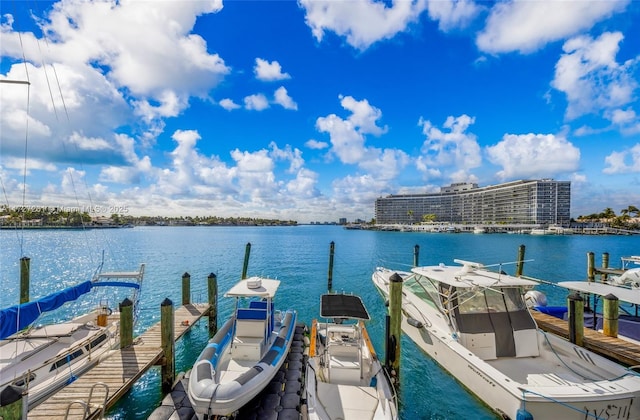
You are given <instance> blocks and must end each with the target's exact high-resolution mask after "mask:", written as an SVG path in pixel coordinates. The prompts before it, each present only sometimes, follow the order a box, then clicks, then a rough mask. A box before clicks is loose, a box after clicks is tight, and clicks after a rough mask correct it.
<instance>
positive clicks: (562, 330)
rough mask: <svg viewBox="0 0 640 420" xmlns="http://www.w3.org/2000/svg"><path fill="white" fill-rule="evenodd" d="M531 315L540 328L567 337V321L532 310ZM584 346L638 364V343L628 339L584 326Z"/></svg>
mask: <svg viewBox="0 0 640 420" xmlns="http://www.w3.org/2000/svg"><path fill="white" fill-rule="evenodd" d="M531 315H533V318H534V319H535V320H536V323H537V324H538V327H539V328H540V329H541V330H543V331H547V332H550V333H552V334H556V335H558V336H560V337H564V338H566V339H568V338H569V323H568V322H567V321H564V320H562V319H560V318H556V317H554V316H551V315H547V314H543V313H542V312H538V311H533V310H532V311H531ZM584 347H585V348H586V349H588V350H591V351H592V352H594V353H597V354H599V355H601V356H604V357H607V358H609V359H612V360H615V361H617V362H619V363H622V364H625V365H627V366H640V345H638V344H634V343H632V342H630V341H627V340H622V339H620V338H614V337H609V336H606V335H604V334H602V333H601V332H598V331H595V330H592V329H590V328H585V329H584Z"/></svg>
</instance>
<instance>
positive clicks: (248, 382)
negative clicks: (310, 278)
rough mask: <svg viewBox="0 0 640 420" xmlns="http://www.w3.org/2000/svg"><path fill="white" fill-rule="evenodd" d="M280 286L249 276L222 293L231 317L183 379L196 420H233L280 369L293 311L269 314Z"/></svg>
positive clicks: (290, 335)
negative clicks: (232, 302)
mask: <svg viewBox="0 0 640 420" xmlns="http://www.w3.org/2000/svg"><path fill="white" fill-rule="evenodd" d="M279 285H280V281H279V280H274V279H268V278H263V277H249V278H248V279H243V280H240V282H238V283H237V284H236V285H235V286H233V287H232V288H231V290H229V291H228V292H227V293H226V294H225V297H234V298H236V308H235V311H234V313H233V316H232V317H230V318H229V320H228V321H227V322H226V323H225V324H224V326H223V327H222V328H221V329H220V330H219V331H218V332H217V333H216V335H215V336H214V337H213V338H212V339H211V340H209V343H208V344H207V346H206V347H205V348H204V350H203V351H202V352H201V353H200V356H199V357H198V359H197V361H196V363H195V364H194V366H193V369H192V370H191V371H190V372H189V374H188V376H189V386H188V390H187V394H188V396H189V400H190V401H191V404H192V406H193V408H194V410H195V412H196V414H197V415H198V416H199V417H200V418H203V417H205V416H209V417H211V416H218V415H221V416H226V415H232V414H233V413H235V412H236V411H237V410H239V409H240V408H242V407H243V406H244V405H245V404H247V403H248V402H249V401H251V400H252V399H253V398H254V397H255V396H256V395H258V393H260V391H262V390H263V389H264V388H265V387H266V386H267V384H268V383H269V382H270V381H271V379H272V378H273V377H274V376H275V374H276V373H277V372H278V370H279V369H280V367H281V366H282V364H283V362H284V360H285V358H286V355H287V353H288V352H289V348H290V347H291V342H292V340H293V335H294V332H295V328H296V321H297V312H296V311H294V310H287V311H286V312H284V313H282V312H279V311H278V312H276V311H274V305H273V298H274V296H275V294H276V291H277V290H278V287H279ZM243 298H244V299H243ZM243 303H244V305H242V306H241V304H243Z"/></svg>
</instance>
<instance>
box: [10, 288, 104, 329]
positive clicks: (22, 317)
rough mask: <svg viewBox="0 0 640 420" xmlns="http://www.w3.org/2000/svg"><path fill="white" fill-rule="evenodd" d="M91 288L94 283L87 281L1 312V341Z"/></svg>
mask: <svg viewBox="0 0 640 420" xmlns="http://www.w3.org/2000/svg"><path fill="white" fill-rule="evenodd" d="M91 287H92V282H91V281H85V282H83V283H80V284H78V285H76V286H72V287H68V288H66V289H64V290H61V291H60V292H57V293H53V294H51V295H49V296H45V297H43V298H40V299H38V300H35V301H33V302H26V303H23V304H21V305H14V306H11V307H9V308H5V309H2V310H0V339H5V338H7V337H9V336H10V335H13V334H15V333H16V332H18V331H20V330H22V329H23V328H26V327H28V326H29V325H30V324H31V323H33V322H34V321H35V320H36V319H38V317H39V316H40V314H42V313H44V312H49V311H53V310H54V309H58V308H59V307H61V306H62V305H64V304H65V303H67V302H71V301H73V300H76V299H78V298H79V297H80V296H82V295H84V294H85V293H88V292H89V291H90V290H91Z"/></svg>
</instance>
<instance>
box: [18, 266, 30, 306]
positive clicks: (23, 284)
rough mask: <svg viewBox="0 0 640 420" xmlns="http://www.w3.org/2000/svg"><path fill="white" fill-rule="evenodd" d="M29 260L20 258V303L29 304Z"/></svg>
mask: <svg viewBox="0 0 640 420" xmlns="http://www.w3.org/2000/svg"><path fill="white" fill-rule="evenodd" d="M30 269H31V259H30V258H29V257H22V258H20V303H21V304H22V303H27V302H29V276H30V274H29V272H30V271H31V270H30Z"/></svg>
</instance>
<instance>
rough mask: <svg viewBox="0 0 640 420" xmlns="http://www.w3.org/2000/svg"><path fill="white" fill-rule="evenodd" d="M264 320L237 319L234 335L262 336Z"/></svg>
mask: <svg viewBox="0 0 640 420" xmlns="http://www.w3.org/2000/svg"><path fill="white" fill-rule="evenodd" d="M264 327H265V324H264V321H258V320H252V319H238V320H237V321H236V337H255V338H261V339H262V338H264Z"/></svg>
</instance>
